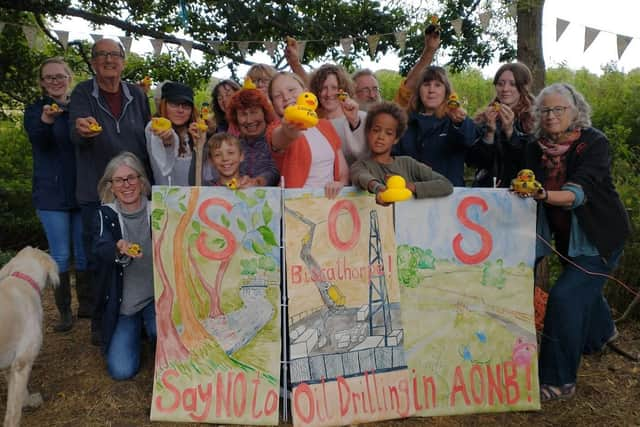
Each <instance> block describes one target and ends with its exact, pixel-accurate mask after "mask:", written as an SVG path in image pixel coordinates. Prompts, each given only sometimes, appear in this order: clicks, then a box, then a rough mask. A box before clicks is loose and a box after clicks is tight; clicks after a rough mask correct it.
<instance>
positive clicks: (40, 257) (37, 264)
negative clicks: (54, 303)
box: [0, 246, 60, 291]
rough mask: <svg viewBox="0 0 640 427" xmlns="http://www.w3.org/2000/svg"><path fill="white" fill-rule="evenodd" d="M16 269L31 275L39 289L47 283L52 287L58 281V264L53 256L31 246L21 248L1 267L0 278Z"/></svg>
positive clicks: (56, 284)
mask: <svg viewBox="0 0 640 427" xmlns="http://www.w3.org/2000/svg"><path fill="white" fill-rule="evenodd" d="M17 271H19V272H21V273H24V274H28V275H29V276H31V277H32V278H33V279H34V280H35V281H36V282H37V283H38V285H39V286H40V291H42V289H44V287H45V286H46V285H47V283H48V284H50V285H52V286H53V287H56V286H58V284H59V283H60V278H59V276H58V265H57V264H56V262H55V261H54V260H53V258H51V256H49V254H47V253H46V252H44V251H41V250H40V249H36V248H32V247H31V246H27V247H25V248H23V249H22V250H21V251H20V252H18V253H17V254H16V256H14V257H13V258H11V260H10V261H9V262H8V263H7V264H6V265H5V266H4V267H2V270H0V280H2V279H4V278H5V277H7V276H9V275H11V274H12V273H14V272H17Z"/></svg>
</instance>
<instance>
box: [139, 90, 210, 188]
mask: <svg viewBox="0 0 640 427" xmlns="http://www.w3.org/2000/svg"><path fill="white" fill-rule="evenodd" d="M157 116H158V117H163V118H165V119H167V120H169V122H171V126H170V127H169V128H165V127H163V126H158V125H155V124H154V123H155V121H157V120H156V119H152V120H151V121H150V122H149V123H148V124H147V127H146V128H145V135H146V137H147V152H148V153H149V160H150V161H151V168H152V170H153V177H154V179H155V183H156V184H157V185H189V168H190V166H191V163H192V157H193V153H194V151H195V150H196V149H197V147H201V146H202V145H203V144H204V141H205V138H206V129H205V130H199V129H198V123H197V121H198V114H197V111H196V108H195V106H194V103H193V89H191V88H190V87H189V86H186V85H184V84H182V83H176V82H166V83H164V84H163V85H162V87H161V96H160V104H159V106H158V115H157Z"/></svg>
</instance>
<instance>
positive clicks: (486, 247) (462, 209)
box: [453, 196, 493, 264]
mask: <svg viewBox="0 0 640 427" xmlns="http://www.w3.org/2000/svg"><path fill="white" fill-rule="evenodd" d="M471 205H477V206H480V208H482V212H486V211H487V209H488V206H487V202H486V201H485V200H484V199H483V198H481V197H477V196H469V197H465V198H464V199H462V201H461V202H460V204H459V205H458V209H457V212H456V214H457V216H458V220H459V221H460V223H461V224H462V225H464V226H465V227H467V228H468V229H470V230H472V231H475V232H476V233H478V234H479V235H480V239H481V240H482V247H481V248H480V250H479V251H478V252H476V253H475V254H468V253H466V252H465V251H464V250H463V249H462V234H460V233H458V234H456V237H455V238H454V239H453V252H454V253H455V254H456V257H457V258H458V259H459V260H460V261H461V262H463V263H464V264H478V263H481V262H482V261H484V260H485V259H487V258H488V257H489V255H490V254H491V250H492V249H493V238H492V237H491V234H490V233H489V231H488V230H487V229H486V228H484V227H482V226H480V225H478V224H476V223H475V222H472V221H471V220H470V219H469V218H467V209H468V208H469V207H470V206H471Z"/></svg>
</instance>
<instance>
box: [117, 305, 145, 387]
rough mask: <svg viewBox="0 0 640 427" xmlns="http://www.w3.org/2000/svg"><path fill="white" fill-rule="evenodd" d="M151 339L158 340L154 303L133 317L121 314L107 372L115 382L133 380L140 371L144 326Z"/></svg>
mask: <svg viewBox="0 0 640 427" xmlns="http://www.w3.org/2000/svg"><path fill="white" fill-rule="evenodd" d="M143 324H144V327H145V329H146V331H147V335H148V336H149V339H151V340H152V341H154V343H155V339H156V335H157V333H156V309H155V304H154V302H153V301H152V302H150V303H149V304H147V305H146V306H145V307H144V308H143V309H142V310H140V311H139V312H137V313H135V314H132V315H131V316H125V315H124V314H121V315H120V317H118V324H117V325H116V329H115V331H114V332H113V336H112V337H111V342H110V343H109V349H108V350H107V370H108V371H109V375H110V376H111V378H113V379H114V380H126V379H129V378H132V377H133V376H135V375H136V374H137V373H138V370H139V369H140V350H141V347H142V342H141V341H142V326H143Z"/></svg>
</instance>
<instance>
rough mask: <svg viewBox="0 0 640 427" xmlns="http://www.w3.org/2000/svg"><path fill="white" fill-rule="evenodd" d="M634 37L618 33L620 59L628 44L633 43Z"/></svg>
mask: <svg viewBox="0 0 640 427" xmlns="http://www.w3.org/2000/svg"><path fill="white" fill-rule="evenodd" d="M632 39H633V37H628V36H623V35H622V34H616V42H617V44H618V59H620V57H621V56H622V54H623V53H624V51H625V50H626V49H627V46H629V43H631V40H632Z"/></svg>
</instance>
